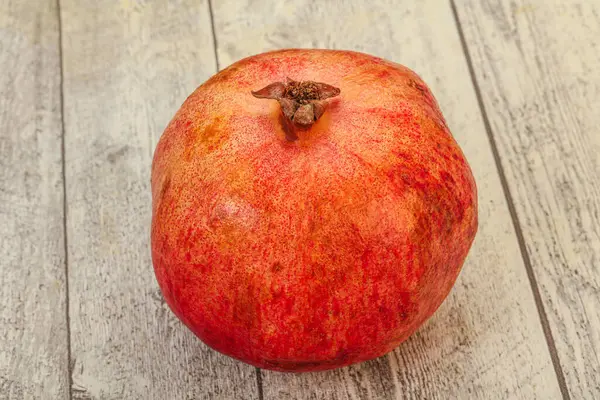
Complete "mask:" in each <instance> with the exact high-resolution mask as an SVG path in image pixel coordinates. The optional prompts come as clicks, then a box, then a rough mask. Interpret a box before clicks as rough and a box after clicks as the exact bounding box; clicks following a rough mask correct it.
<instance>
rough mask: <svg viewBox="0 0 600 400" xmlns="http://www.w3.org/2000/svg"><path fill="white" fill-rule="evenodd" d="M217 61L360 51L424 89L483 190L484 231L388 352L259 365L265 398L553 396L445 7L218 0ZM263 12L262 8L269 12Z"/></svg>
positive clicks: (553, 382)
mask: <svg viewBox="0 0 600 400" xmlns="http://www.w3.org/2000/svg"><path fill="white" fill-rule="evenodd" d="M213 7H214V14H215V28H216V38H217V44H218V48H217V52H218V57H219V61H220V65H221V67H225V66H227V65H228V64H230V63H231V62H233V61H236V60H238V59H240V58H242V57H244V56H247V55H250V54H253V53H260V52H263V51H266V50H270V49H275V48H282V47H319V48H337V49H352V50H359V51H365V52H368V53H372V54H375V55H379V56H383V57H385V58H388V59H391V60H393V61H396V62H400V63H403V64H406V65H408V66H409V67H411V68H413V69H414V70H416V71H417V72H418V73H420V74H421V75H422V76H423V77H424V78H425V80H426V81H427V82H428V83H429V84H430V86H431V88H432V90H433V92H434V93H435V94H436V97H437V98H438V100H439V102H440V104H441V108H442V110H443V112H444V113H445V115H446V116H447V119H448V122H449V125H450V127H451V130H452V132H454V134H455V136H456V138H457V140H458V141H459V143H460V144H461V146H462V148H463V150H464V151H465V153H466V156H467V158H468V159H469V161H470V163H471V165H472V168H473V171H474V174H475V177H476V180H477V182H478V185H479V200H480V205H479V207H480V210H479V213H480V229H479V233H478V236H477V238H476V241H475V244H474V247H473V249H472V251H471V254H470V256H469V257H468V261H467V263H466V265H465V268H464V270H463V272H462V274H461V276H460V278H459V280H458V282H457V285H456V287H455V289H454V290H453V292H452V294H451V295H450V296H449V298H448V299H447V301H446V302H445V303H444V304H443V305H442V307H441V308H440V309H439V310H438V312H437V313H436V314H435V316H434V317H433V318H432V319H431V320H430V321H429V322H428V323H427V324H426V325H425V326H424V327H423V328H422V329H420V331H419V332H418V333H417V334H415V335H414V336H413V337H412V338H411V339H409V340H408V341H407V342H406V343H404V344H403V345H402V346H401V347H400V348H399V349H398V350H396V351H395V352H393V353H392V354H390V355H389V356H387V357H384V358H380V359H378V360H375V361H372V362H370V363H365V364H361V365H357V366H353V367H349V368H345V369H341V370H337V371H332V372H327V373H319V374H304V375H292V374H282V373H274V372H268V371H261V374H262V382H263V385H264V388H263V390H264V397H265V399H321V398H331V399H384V398H385V399H388V398H409V399H422V398H427V399H436V398H439V399H447V398H461V399H462V398H489V399H500V398H521V399H531V398H543V399H554V398H560V390H559V387H558V382H557V379H556V376H555V373H554V369H553V366H552V363H551V358H550V355H549V351H548V346H547V344H546V341H545V338H544V335H543V331H542V328H541V324H540V318H539V316H538V313H537V309H536V305H535V302H534V297H533V294H532V291H531V287H530V285H529V282H528V279H527V273H526V269H525V267H524V263H523V259H522V257H521V254H520V251H519V245H518V241H517V238H516V235H515V230H514V226H513V225H512V223H511V218H510V213H509V209H508V207H507V203H506V200H505V198H504V194H503V190H502V185H501V181H500V179H499V175H498V172H497V170H496V167H495V165H494V161H493V160H494V158H493V154H492V151H491V147H490V144H489V140H488V138H487V136H486V132H485V128H484V123H483V121H482V118H481V114H480V110H479V108H478V104H477V99H476V95H475V93H474V90H473V86H472V83H471V79H470V77H469V74H468V69H467V63H466V60H465V58H464V56H463V52H462V48H461V42H460V38H459V35H458V33H457V29H456V25H455V23H454V18H453V14H452V10H451V7H450V4H449V3H448V2H445V1H442V2H441V1H437V0H428V1H422V2H413V1H402V2H398V1H392V0H377V1H374V0H371V1H366V0H365V1H338V2H317V1H309V0H296V1H293V2H280V1H272V2H268V1H250V0H244V1H240V0H220V1H215V2H214V4H213ZM265 10H268V12H265Z"/></svg>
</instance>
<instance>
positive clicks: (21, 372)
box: [0, 0, 69, 399]
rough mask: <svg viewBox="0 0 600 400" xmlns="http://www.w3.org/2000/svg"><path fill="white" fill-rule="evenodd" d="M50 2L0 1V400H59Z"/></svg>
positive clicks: (56, 146)
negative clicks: (33, 3)
mask: <svg viewBox="0 0 600 400" xmlns="http://www.w3.org/2000/svg"><path fill="white" fill-rule="evenodd" d="M59 54H60V53H59V27H58V13H57V10H56V8H55V1H54V0H48V1H47V0H39V1H36V2H35V5H32V4H26V3H25V2H22V1H19V0H8V1H7V0H3V1H2V2H0V254H1V256H0V399H33V398H35V399H66V398H68V395H69V384H68V377H69V373H68V355H67V353H68V350H67V349H68V346H67V341H68V335H67V318H66V293H67V291H66V280H65V247H64V246H65V243H64V227H63V207H64V203H63V178H62V152H61V143H62V139H61V135H62V125H61V111H60V104H61V103H60V102H61V99H60V56H59Z"/></svg>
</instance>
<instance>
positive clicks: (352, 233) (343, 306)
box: [152, 51, 476, 370]
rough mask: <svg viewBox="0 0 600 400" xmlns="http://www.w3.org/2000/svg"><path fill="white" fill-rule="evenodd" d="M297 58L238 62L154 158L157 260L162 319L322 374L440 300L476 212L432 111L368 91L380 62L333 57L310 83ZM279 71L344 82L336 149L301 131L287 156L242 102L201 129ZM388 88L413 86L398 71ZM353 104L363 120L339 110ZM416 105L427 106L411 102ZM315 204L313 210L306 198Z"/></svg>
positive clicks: (395, 337)
mask: <svg viewBox="0 0 600 400" xmlns="http://www.w3.org/2000/svg"><path fill="white" fill-rule="evenodd" d="M295 52H296V51H287V52H277V53H274V54H271V55H270V56H259V57H258V58H251V59H247V60H245V61H244V62H242V63H241V64H238V65H237V66H238V67H239V69H238V70H235V69H232V70H229V72H228V73H229V74H230V75H229V76H227V74H223V75H221V76H220V77H219V78H218V79H212V80H210V81H209V82H210V84H208V85H206V86H207V87H205V88H201V89H200V90H199V92H197V93H196V94H194V95H192V96H190V98H189V99H188V100H187V101H186V103H185V104H184V106H183V107H182V110H181V111H180V112H178V115H177V117H176V118H175V119H174V120H173V121H172V123H171V125H170V126H169V127H168V128H167V130H166V131H165V134H164V135H163V138H161V141H160V142H159V146H158V147H157V151H156V155H155V163H154V167H153V168H154V169H155V170H154V171H153V189H154V191H153V193H155V194H156V195H157V196H156V197H157V198H158V197H161V198H164V199H165V201H164V204H163V205H159V206H158V207H157V208H158V209H159V210H158V212H157V213H156V219H155V221H154V222H153V229H152V238H153V245H152V248H153V260H154V259H156V261H155V270H156V271H157V279H158V281H159V284H160V285H161V288H162V289H163V292H164V294H165V298H166V299H167V302H168V304H169V306H170V307H171V308H173V310H174V311H175V313H176V314H177V315H178V316H179V317H180V318H181V319H182V320H184V322H185V323H186V325H187V326H189V327H190V328H191V329H192V330H193V331H194V332H195V333H196V334H197V335H198V336H199V337H200V338H202V339H203V340H204V341H205V342H206V343H207V344H208V345H209V346H211V347H213V348H215V349H217V350H219V351H221V352H223V353H225V354H228V355H231V356H233V357H237V358H240V359H243V360H245V361H248V362H251V363H253V364H254V365H257V366H261V367H267V368H272V369H279V370H319V369H329V368H332V367H336V366H342V365H347V364H351V363H354V362H357V361H361V360H366V359H370V358H373V357H376V356H379V355H381V354H383V353H384V352H386V351H389V350H391V347H390V346H392V345H397V344H398V342H399V341H401V340H404V339H405V338H406V337H407V336H408V335H410V334H411V333H412V332H413V331H414V330H415V329H416V328H417V327H418V326H419V324H420V323H421V322H422V321H423V320H424V319H425V318H426V317H427V316H428V315H429V314H430V313H431V312H432V311H431V310H432V309H433V308H432V307H433V306H430V305H428V303H427V304H425V303H423V299H424V298H428V299H434V300H431V301H432V303H435V302H438V303H439V302H441V300H442V299H443V297H444V296H445V294H447V291H448V290H449V289H450V287H451V284H452V282H453V279H455V277H456V274H457V269H456V268H458V267H456V266H459V264H460V263H461V260H462V259H464V255H465V254H466V251H467V250H468V246H469V243H466V241H465V240H457V237H456V235H457V232H458V231H459V228H461V229H463V231H464V232H471V234H472V232H474V230H475V228H476V222H474V219H475V218H476V217H475V215H474V211H473V207H475V202H476V199H475V198H474V197H473V196H474V195H473V194H472V193H471V188H470V185H471V184H472V183H471V181H470V180H471V178H470V173H469V172H468V166H467V165H466V163H465V161H464V159H463V157H462V156H461V153H460V151H459V150H455V146H456V144H455V143H454V142H453V140H452V139H451V137H449V133H448V132H447V131H446V128H445V127H444V126H443V125H440V124H437V123H436V119H435V118H436V114H435V112H432V111H431V108H432V107H433V106H432V104H434V103H433V102H427V101H426V100H427V99H424V97H425V96H422V95H421V94H420V93H421V91H420V90H418V89H416V88H410V87H408V86H407V85H398V87H387V86H386V89H385V90H381V89H377V90H374V89H371V88H370V87H369V85H377V82H378V81H382V80H384V79H383V78H384V76H385V75H387V74H386V72H385V70H386V68H391V63H388V62H385V61H381V60H372V59H370V58H368V57H365V56H364V55H360V54H358V53H356V54H355V53H350V55H348V54H346V53H343V52H331V53H325V54H326V55H324V56H323V57H325V58H327V59H328V60H330V61H332V60H333V61H335V62H336V64H337V65H338V66H339V68H336V69H319V70H318V71H314V70H313V71H311V70H310V68H311V61H310V60H311V57H312V56H309V55H306V54H303V55H301V56H299V57H294V58H293V59H291V58H290V59H289V60H288V58H289V57H290V55H292V54H296V53H295ZM273 57H274V59H276V62H271V61H270V60H271V59H272V58H273ZM302 60H304V61H302ZM371 65H376V66H377V67H376V68H373V71H372V76H371V77H367V76H365V75H364V74H365V72H364V71H365V70H366V69H368V68H369V67H370V66H371ZM265 66H266V67H265ZM359 69H360V72H357V71H358V70H359ZM286 71H292V72H293V73H292V74H290V75H293V76H291V77H292V78H297V79H302V78H304V77H310V78H312V79H315V80H318V81H322V82H330V83H332V84H334V85H335V84H338V83H340V82H341V83H343V85H340V87H341V89H342V96H341V98H340V101H339V102H338V103H336V107H335V108H333V109H332V110H329V111H331V112H330V114H329V115H328V114H325V115H324V116H323V118H322V120H323V121H326V123H327V124H332V125H331V126H333V125H335V124H337V125H336V126H337V127H336V129H338V128H339V127H343V126H344V124H347V125H346V128H347V129H346V130H345V131H344V132H343V135H342V134H339V135H335V136H334V135H332V134H331V132H327V129H326V128H324V127H320V128H319V130H318V135H319V136H318V140H315V137H311V136H310V132H309V133H308V136H307V137H301V138H299V140H298V141H297V142H294V143H292V144H290V143H287V142H286V140H285V137H284V133H283V132H282V131H281V125H280V124H278V123H277V121H275V120H273V115H277V114H276V113H273V112H272V111H273V110H274V109H273V108H270V107H269V106H268V105H267V106H257V105H254V104H252V105H248V108H245V107H246V106H245V105H244V103H243V102H242V101H241V100H240V101H238V100H235V105H236V107H239V108H238V109H236V113H232V114H227V115H221V117H222V118H221V120H220V122H219V123H218V124H215V125H214V126H213V127H211V125H212V124H211V122H214V121H215V118H214V117H215V116H216V115H215V112H214V110H215V107H216V108H217V109H220V110H227V109H228V107H229V108H230V107H231V106H230V105H228V104H230V103H227V102H228V101H231V99H234V98H235V99H240V98H239V97H236V96H238V94H237V93H239V90H241V89H240V87H243V86H244V85H246V84H247V85H248V87H249V88H251V89H256V88H257V87H259V86H260V84H262V83H268V82H272V81H273V79H272V78H273V75H274V74H275V75H277V78H278V79H279V78H283V77H285V74H286V73H287V72H286ZM398 71H399V72H398ZM361 74H362V77H361ZM391 74H392V75H394V74H401V75H406V77H407V78H406V79H415V82H418V83H419V85H420V84H421V83H420V80H418V78H417V77H415V76H414V75H412V74H411V73H409V72H407V70H404V69H398V70H397V71H396V70H394V72H393V73H391ZM346 76H352V77H353V78H352V79H346V78H345V77H346ZM392 78H394V76H390V77H389V78H387V80H388V81H390V80H392ZM257 80H260V81H261V82H260V84H256V86H255V81H257ZM405 81H406V80H405ZM358 83H361V84H364V85H365V86H362V87H361V88H360V90H358V89H357V91H356V93H355V96H352V95H351V94H352V93H350V92H351V90H352V88H350V87H349V86H348V85H351V84H358ZM344 85H346V86H344ZM401 86H402V87H401ZM371 87H372V86H371ZM217 89H218V90H219V92H217ZM407 90H410V91H411V92H410V93H412V94H411V95H410V96H412V97H410V96H408V92H406V93H407V96H404V97H403V96H402V93H404V92H402V91H407ZM361 95H364V96H366V97H364V98H365V99H367V100H366V101H365V103H364V104H363V106H360V107H359V106H355V107H350V106H349V105H348V102H350V101H352V102H355V101H358V99H360V98H361V97H360V96H361ZM247 97H250V95H248V96H247ZM419 97H421V98H423V100H421V101H423V104H424V106H423V107H422V108H419V107H414V105H412V106H411V105H407V104H406V99H407V98H410V99H418V98H419ZM244 99H245V100H244V101H247V99H246V98H245V97H244ZM412 101H413V100H411V102H412ZM357 104H358V103H357ZM217 106H218V107H217ZM249 110H251V112H250V111H249ZM351 113H354V114H353V115H351ZM357 113H358V114H357ZM207 116H210V118H208V117H207ZM326 117H327V118H329V120H327V119H324V118H326ZM191 120H193V121H197V122H194V123H191ZM364 120H369V121H370V122H371V124H370V127H371V129H369V127H368V126H364V127H363V125H361V124H363V122H361V121H364ZM209 121H210V122H209ZM349 122H351V124H349ZM250 126H251V128H250ZM398 126H402V129H396V128H395V127H398ZM348 127H350V128H348ZM357 127H363V128H361V130H360V132H359V131H358V130H357V129H358V128H357ZM222 131H226V133H227V134H228V135H225V136H223V135H221V133H222ZM207 133H208V134H207ZM186 134H188V135H189V136H188V135H186ZM202 138H204V140H202ZM332 138H335V140H332ZM186 140H188V142H186ZM188 144H189V146H188ZM190 149H191V150H190ZM186 150H187V153H186ZM183 156H187V157H188V158H189V161H188V162H187V163H182V162H181V160H182V158H185V157H183ZM233 160H234V161H235V162H234V161H233ZM440 160H441V161H440ZM167 171H169V174H171V176H172V182H169V183H168V184H166V181H165V180H163V179H164V176H166V175H167ZM353 185H359V186H360V187H362V188H363V189H364V188H365V187H367V188H368V190H362V191H359V190H356V188H355V187H354V186H353ZM162 188H165V190H162ZM161 192H163V194H161ZM215 192H217V193H218V195H215ZM310 193H313V194H315V195H317V194H318V199H317V198H316V197H317V196H315V201H314V202H310V201H306V200H303V199H305V198H306V196H307V195H308V194H310ZM386 199H395V202H394V203H390V202H389V200H386ZM317 200H318V201H317ZM157 201H158V200H157ZM390 204H396V205H397V206H391V205H390ZM367 206H368V207H369V209H368V210H370V211H369V212H370V213H372V214H368V213H366V212H365V210H366V207H367ZM475 211H476V210H475ZM461 212H462V214H463V215H461ZM365 215H372V217H370V218H375V219H377V223H373V224H367V223H366V222H365V220H364V216H365ZM389 215H391V216H393V218H392V217H389V218H387V216H389ZM411 215H412V216H413V218H412V219H411V218H410V217H409V216H411ZM416 216H418V217H416ZM361 218H363V219H362V220H361ZM345 221H349V222H345ZM273 232H276V233H277V235H274V234H273ZM387 241H389V243H388V242H387ZM392 243H393V245H392ZM439 248H443V249H444V250H445V251H444V252H443V253H440V252H439V251H438V250H437V249H439ZM295 249H305V250H304V251H303V252H301V254H298V253H297V252H296V250H295ZM340 249H343V251H340ZM356 260H360V261H359V262H358V263H356ZM407 260H410V261H407ZM438 266H444V268H439V267H438ZM354 293H361V296H354V295H353V294H354ZM307 294H309V295H307ZM365 310H367V311H365ZM368 310H375V312H369V311H368ZM336 327H337V328H336ZM374 342H377V345H373V343H374Z"/></svg>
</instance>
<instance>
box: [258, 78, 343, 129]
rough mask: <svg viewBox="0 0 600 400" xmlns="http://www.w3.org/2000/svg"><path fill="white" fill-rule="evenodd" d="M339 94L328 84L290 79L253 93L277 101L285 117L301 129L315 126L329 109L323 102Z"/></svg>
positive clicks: (336, 89) (338, 90)
mask: <svg viewBox="0 0 600 400" xmlns="http://www.w3.org/2000/svg"><path fill="white" fill-rule="evenodd" d="M339 94H340V89H338V88H336V87H334V86H331V85H328V84H326V83H322V82H313V81H295V80H293V79H290V78H287V81H286V82H285V83H284V82H274V83H271V84H270V85H267V86H265V87H264V88H262V89H260V90H257V91H253V92H252V95H253V96H254V97H256V98H259V99H274V100H277V101H278V102H279V104H280V105H281V111H282V112H283V115H284V116H285V117H286V118H288V119H289V120H290V121H292V122H294V123H295V124H297V125H300V126H301V127H308V126H310V125H312V124H314V123H315V121H317V120H318V119H319V118H320V117H321V115H323V113H324V112H325V109H326V108H327V102H325V101H323V100H325V99H328V98H331V97H335V96H337V95H339Z"/></svg>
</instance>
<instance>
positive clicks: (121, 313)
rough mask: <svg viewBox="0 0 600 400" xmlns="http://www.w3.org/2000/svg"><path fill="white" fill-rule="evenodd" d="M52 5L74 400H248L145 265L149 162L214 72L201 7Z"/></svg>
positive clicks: (235, 371)
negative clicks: (61, 114)
mask: <svg viewBox="0 0 600 400" xmlns="http://www.w3.org/2000/svg"><path fill="white" fill-rule="evenodd" d="M61 4H62V7H61V16H62V20H63V43H64V48H63V56H64V80H65V82H64V90H65V130H66V132H65V138H66V155H65V157H66V158H65V160H66V164H67V179H66V180H67V198H68V204H69V209H68V220H67V232H68V237H69V248H68V254H69V284H70V285H69V286H70V310H71V336H72V363H73V398H74V399H144V400H146V399H157V400H165V399H234V398H244V399H253V398H257V394H258V390H257V384H256V375H255V369H254V368H252V367H249V366H247V365H245V364H242V363H239V362H236V361H233V360H231V359H229V358H227V357H224V356H221V355H220V354H218V353H216V352H214V351H212V350H210V349H208V348H207V347H206V346H204V345H203V344H201V342H200V341H199V340H198V339H196V338H195V337H194V336H193V335H192V333H190V332H189V331H188V330H187V328H185V327H184V326H183V324H182V323H180V322H179V321H178V320H177V319H176V317H175V316H174V315H173V314H172V313H171V312H170V311H169V310H168V308H167V306H166V304H165V303H164V301H163V299H162V296H161V294H160V292H159V289H158V285H157V283H156V281H155V278H154V272H153V269H152V264H151V259H150V248H149V233H150V213H151V199H150V166H151V155H152V152H153V150H154V146H155V144H156V142H157V140H158V138H159V136H160V134H161V133H162V131H163V129H164V127H165V126H166V125H167V123H168V122H169V120H170V119H171V117H172V116H173V115H174V114H175V111H176V110H177V109H178V108H179V106H180V104H181V103H182V102H183V100H185V98H186V97H187V95H189V94H190V93H191V92H192V91H193V90H194V89H195V88H196V86H198V85H199V84H201V83H202V82H203V81H204V80H205V79H207V78H208V76H210V75H211V74H213V73H214V72H215V59H214V50H213V45H212V43H213V39H212V34H211V28H210V26H211V25H210V17H209V8H208V4H207V2H206V1H192V0H179V1H133V0H127V1H125V0H124V1H111V0H104V1H98V0H61Z"/></svg>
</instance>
